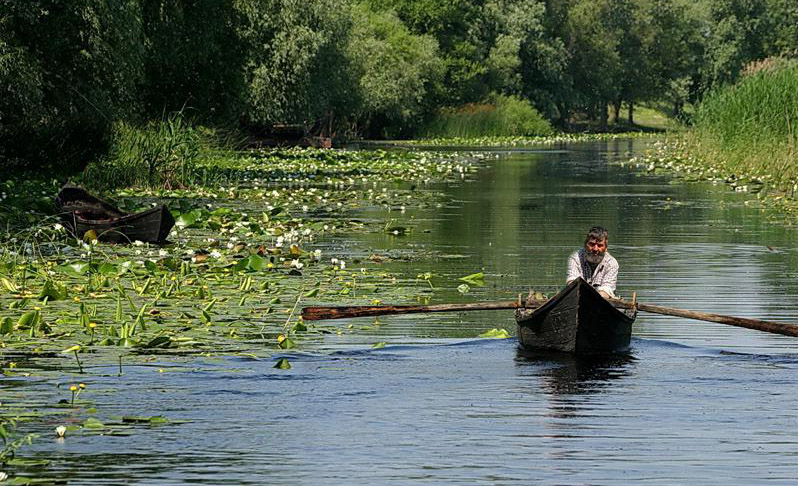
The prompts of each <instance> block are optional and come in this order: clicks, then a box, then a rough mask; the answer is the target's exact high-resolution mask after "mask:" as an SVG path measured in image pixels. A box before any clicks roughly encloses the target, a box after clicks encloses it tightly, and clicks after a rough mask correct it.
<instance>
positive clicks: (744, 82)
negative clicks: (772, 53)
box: [632, 58, 798, 215]
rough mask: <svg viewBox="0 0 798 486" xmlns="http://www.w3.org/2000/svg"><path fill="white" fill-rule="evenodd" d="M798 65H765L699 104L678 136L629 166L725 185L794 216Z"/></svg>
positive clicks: (797, 172) (777, 62)
mask: <svg viewBox="0 0 798 486" xmlns="http://www.w3.org/2000/svg"><path fill="white" fill-rule="evenodd" d="M796 93H798V62H796V61H794V60H785V59H780V58H777V59H769V60H766V61H764V62H761V63H757V64H754V65H752V66H750V68H749V70H748V71H747V74H746V75H745V76H744V77H743V78H742V79H741V80H740V81H739V82H738V83H737V84H735V85H733V86H728V87H723V88H719V89H717V90H716V91H714V92H712V93H711V94H710V95H709V96H708V97H707V98H706V100H704V102H703V103H702V104H701V105H699V107H698V109H697V111H696V116H695V126H694V127H693V128H692V129H691V130H690V131H689V132H687V133H686V134H685V135H684V136H683V137H680V138H678V139H676V140H670V141H668V142H666V143H663V144H661V145H660V146H658V147H657V149H656V150H655V151H653V152H652V153H650V154H648V155H647V156H645V157H643V158H641V159H639V160H633V161H632V162H633V163H636V164H638V165H640V166H643V167H645V168H646V169H647V170H649V171H668V172H675V173H677V174H678V175H680V176H681V177H683V178H687V179H689V180H712V181H718V182H724V183H727V184H730V185H731V186H732V187H733V188H734V190H736V191H740V192H752V193H756V195H757V198H758V199H759V200H761V201H762V202H763V203H765V204H767V205H770V206H778V207H780V208H781V209H782V210H783V211H785V212H787V213H788V214H792V215H795V214H798V204H796V193H798V165H796V163H795V160H796V146H798V133H797V132H796V127H795V120H796V119H798V95H797V94H796Z"/></svg>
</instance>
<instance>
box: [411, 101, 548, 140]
mask: <svg viewBox="0 0 798 486" xmlns="http://www.w3.org/2000/svg"><path fill="white" fill-rule="evenodd" d="M422 133H423V134H424V136H426V137H463V138H469V137H487V136H514V135H515V136H534V135H550V134H551V133H553V130H552V128H551V125H550V124H549V122H547V121H546V120H545V119H544V118H543V117H542V116H541V114H540V113H539V112H538V111H537V110H536V109H535V108H534V107H533V106H532V104H531V103H529V101H527V100H524V99H521V98H518V97H515V96H504V95H493V96H492V97H491V98H490V99H489V100H488V101H487V102H485V103H469V104H467V105H464V106H460V107H457V108H444V109H442V110H441V111H440V112H439V113H438V114H437V116H436V117H435V118H434V119H433V120H432V121H431V122H429V123H428V124H427V126H426V127H425V129H424V130H422Z"/></svg>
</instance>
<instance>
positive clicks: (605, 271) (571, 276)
mask: <svg viewBox="0 0 798 486" xmlns="http://www.w3.org/2000/svg"><path fill="white" fill-rule="evenodd" d="M608 242H609V239H608V233H607V229H606V228H604V227H602V226H594V227H592V228H590V231H588V232H587V238H585V247H584V248H581V249H579V250H577V251H575V252H573V253H572V254H571V256H570V257H569V258H568V277H567V278H566V284H568V283H570V282H571V281H572V280H575V279H577V278H579V277H582V278H583V279H585V281H587V283H589V284H591V285H592V286H593V288H595V289H596V290H598V291H599V293H600V294H601V296H602V297H604V298H605V299H608V298H610V297H615V282H616V281H617V280H618V261H617V260H616V259H615V258H613V257H612V255H610V254H609V252H608V251H607V243H608Z"/></svg>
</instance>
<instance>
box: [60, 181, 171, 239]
mask: <svg viewBox="0 0 798 486" xmlns="http://www.w3.org/2000/svg"><path fill="white" fill-rule="evenodd" d="M55 205H56V208H57V209H58V211H59V216H60V217H61V220H62V221H63V222H64V225H65V226H67V228H69V230H70V231H71V232H72V234H73V235H75V236H76V237H77V238H83V237H84V236H85V235H86V233H87V232H89V231H93V232H94V234H95V235H96V237H97V239H98V240H100V241H105V242H107V243H132V242H134V241H142V242H145V243H163V242H165V241H166V238H167V237H168V236H169V232H170V231H171V230H172V227H173V226H174V225H175V219H174V218H173V217H172V213H170V212H169V209H168V208H167V207H166V206H164V205H160V206H156V207H154V208H151V209H148V210H146V211H141V212H138V213H133V214H129V213H126V212H124V211H121V210H120V209H118V208H117V207H116V206H114V205H113V204H110V203H108V202H106V201H103V200H102V199H100V198H98V197H96V196H93V195H91V194H89V193H88V192H87V191H86V190H85V189H83V188H82V187H78V186H73V185H71V184H67V185H65V186H64V187H63V188H61V191H60V192H59V193H58V195H57V196H56V198H55Z"/></svg>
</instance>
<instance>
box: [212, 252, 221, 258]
mask: <svg viewBox="0 0 798 486" xmlns="http://www.w3.org/2000/svg"><path fill="white" fill-rule="evenodd" d="M221 256H222V252H220V251H219V250H213V251H212V252H211V257H212V258H219V257H221Z"/></svg>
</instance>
